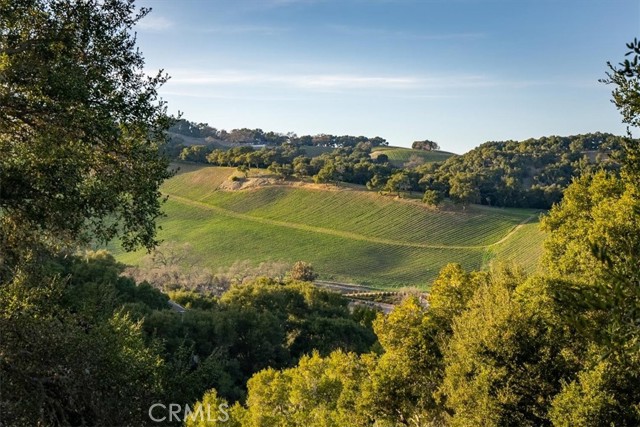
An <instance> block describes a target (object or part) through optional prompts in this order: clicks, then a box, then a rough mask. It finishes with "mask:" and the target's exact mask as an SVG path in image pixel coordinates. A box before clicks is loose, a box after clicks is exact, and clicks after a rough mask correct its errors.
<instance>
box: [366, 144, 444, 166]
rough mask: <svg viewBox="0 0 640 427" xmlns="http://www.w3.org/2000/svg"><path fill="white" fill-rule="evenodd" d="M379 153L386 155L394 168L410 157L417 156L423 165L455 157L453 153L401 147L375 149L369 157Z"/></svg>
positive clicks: (402, 164)
mask: <svg viewBox="0 0 640 427" xmlns="http://www.w3.org/2000/svg"><path fill="white" fill-rule="evenodd" d="M381 153H384V154H386V155H387V156H388V157H389V162H391V164H392V165H394V166H396V167H402V166H404V164H405V163H406V162H408V161H409V159H410V158H411V157H412V156H418V157H419V158H421V159H423V160H424V162H425V163H432V162H444V161H445V160H447V159H448V158H449V157H451V156H455V154H453V153H449V152H447V151H439V150H435V151H425V150H414V149H412V148H403V147H375V149H374V151H373V152H372V153H371V157H373V158H375V157H377V156H378V155H379V154H381Z"/></svg>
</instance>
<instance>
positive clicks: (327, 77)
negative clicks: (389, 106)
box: [169, 69, 556, 96]
mask: <svg viewBox="0 0 640 427" xmlns="http://www.w3.org/2000/svg"><path fill="white" fill-rule="evenodd" d="M169 84H170V85H171V86H172V87H189V86H201V87H205V86H210V87H224V86H233V87H251V88H255V87H263V88H278V87H281V88H289V89H291V88H293V89H299V90H309V91H314V90H315V91H334V92H335V91H349V90H376V91H395V92H398V93H402V92H404V93H411V94H412V95H420V96H440V95H442V93H441V91H443V90H446V91H455V90H466V89H483V88H494V87H502V88H510V89H514V90H517V89H522V88H526V87H531V86H542V85H553V84H556V82H551V81H536V80H512V79H504V78H492V77H488V76H485V75H472V74H458V75H431V76H429V75H375V74H371V75H368V74H353V73H351V74H349V73H315V74H308V73H251V72H245V71H235V70H227V71H218V72H206V71H195V70H189V69H183V70H173V71H172V78H171V80H170V83H169ZM447 95H451V93H448V94H447Z"/></svg>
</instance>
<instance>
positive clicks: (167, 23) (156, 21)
mask: <svg viewBox="0 0 640 427" xmlns="http://www.w3.org/2000/svg"><path fill="white" fill-rule="evenodd" d="M173 25H174V24H173V22H172V21H171V20H170V19H168V18H165V17H164V16H153V15H149V16H146V17H144V18H143V19H142V20H140V22H139V23H138V28H140V29H142V30H148V31H163V30H167V29H169V28H171V27H173Z"/></svg>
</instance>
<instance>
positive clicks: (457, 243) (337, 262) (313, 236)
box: [117, 165, 542, 288]
mask: <svg viewBox="0 0 640 427" xmlns="http://www.w3.org/2000/svg"><path fill="white" fill-rule="evenodd" d="M234 171H235V169H233V168H219V167H206V166H193V165H181V172H180V173H179V174H178V175H176V176H175V177H173V178H172V179H170V180H169V181H167V182H166V183H165V184H164V186H163V189H162V190H163V192H165V193H166V194H168V195H169V201H168V202H167V203H166V205H165V211H166V213H167V218H164V219H162V220H161V221H160V225H161V226H162V228H163V230H162V231H161V232H160V237H161V238H162V239H164V240H166V241H178V242H189V243H191V245H192V247H193V249H194V251H195V252H196V253H197V254H199V255H200V256H201V257H202V259H203V260H205V263H206V265H207V266H208V267H211V268H213V269H214V270H215V269H217V268H218V267H227V266H229V265H231V264H233V263H234V262H235V261H238V260H249V261H251V262H252V263H254V264H258V263H260V262H263V261H286V262H289V263H293V262H295V261H297V260H305V261H309V262H311V263H312V264H313V265H314V268H315V269H316V270H317V272H318V273H320V276H321V278H323V279H327V280H336V281H343V282H352V283H360V284H367V285H369V286H373V287H378V288H396V287H402V286H414V287H420V288H426V287H428V286H429V284H430V281H431V280H432V279H433V278H434V277H435V275H436V274H437V272H438V271H439V269H440V268H441V267H442V266H443V265H445V264H446V263H448V262H459V263H461V264H462V265H463V266H464V267H466V268H468V269H477V268H481V267H482V266H483V265H486V264H487V263H488V262H489V261H490V260H491V259H495V258H501V259H507V260H513V261H516V262H522V263H524V264H525V268H527V269H529V270H531V269H533V268H534V266H535V264H536V262H537V258H538V257H539V254H540V247H541V244H540V241H541V237H542V234H541V233H540V232H539V231H537V228H536V223H535V221H536V218H537V215H536V213H535V212H534V211H531V210H524V209H495V208H488V207H482V206H471V207H469V208H467V209H466V210H464V211H463V210H460V209H456V210H450V209H449V210H447V209H444V210H433V209H430V208H428V207H425V206H424V205H422V204H421V203H419V202H417V201H412V200H398V199H395V198H393V197H386V196H380V195H378V194H377V193H373V192H368V191H364V190H360V189H355V188H354V187H348V188H342V189H340V190H336V189H335V188H333V187H320V186H309V187H306V186H305V187H296V186H287V185H276V186H266V187H262V188H255V189H251V190H243V191H221V190H219V187H220V185H221V184H222V183H223V182H224V181H225V180H226V178H227V177H228V176H230V175H231V174H233V173H234ZM527 220H528V221H530V222H526V223H525V224H521V223H523V222H525V221H527ZM117 256H118V258H119V259H120V260H121V261H123V262H127V263H133V264H135V263H137V262H138V261H139V260H140V258H141V257H142V256H143V253H132V254H124V253H117Z"/></svg>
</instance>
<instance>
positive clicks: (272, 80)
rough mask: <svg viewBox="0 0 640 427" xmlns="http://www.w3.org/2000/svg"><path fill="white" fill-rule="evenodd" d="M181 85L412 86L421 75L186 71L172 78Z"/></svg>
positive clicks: (413, 86) (406, 87)
mask: <svg viewBox="0 0 640 427" xmlns="http://www.w3.org/2000/svg"><path fill="white" fill-rule="evenodd" d="M171 82H172V83H173V84H178V85H212V86H213V85H221V86H223V85H254V86H255V85H271V86H275V85H280V86H290V87H291V86H292V87H298V88H303V89H363V88H377V89H411V88H415V87H417V86H418V85H419V83H420V81H419V79H416V78H415V77H411V76H375V75H371V76H370V75H356V74H263V73H255V74H252V73H241V72H233V71H230V72H222V73H203V72H195V73H189V72H187V73H183V72H174V75H173V77H172V79H171Z"/></svg>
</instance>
